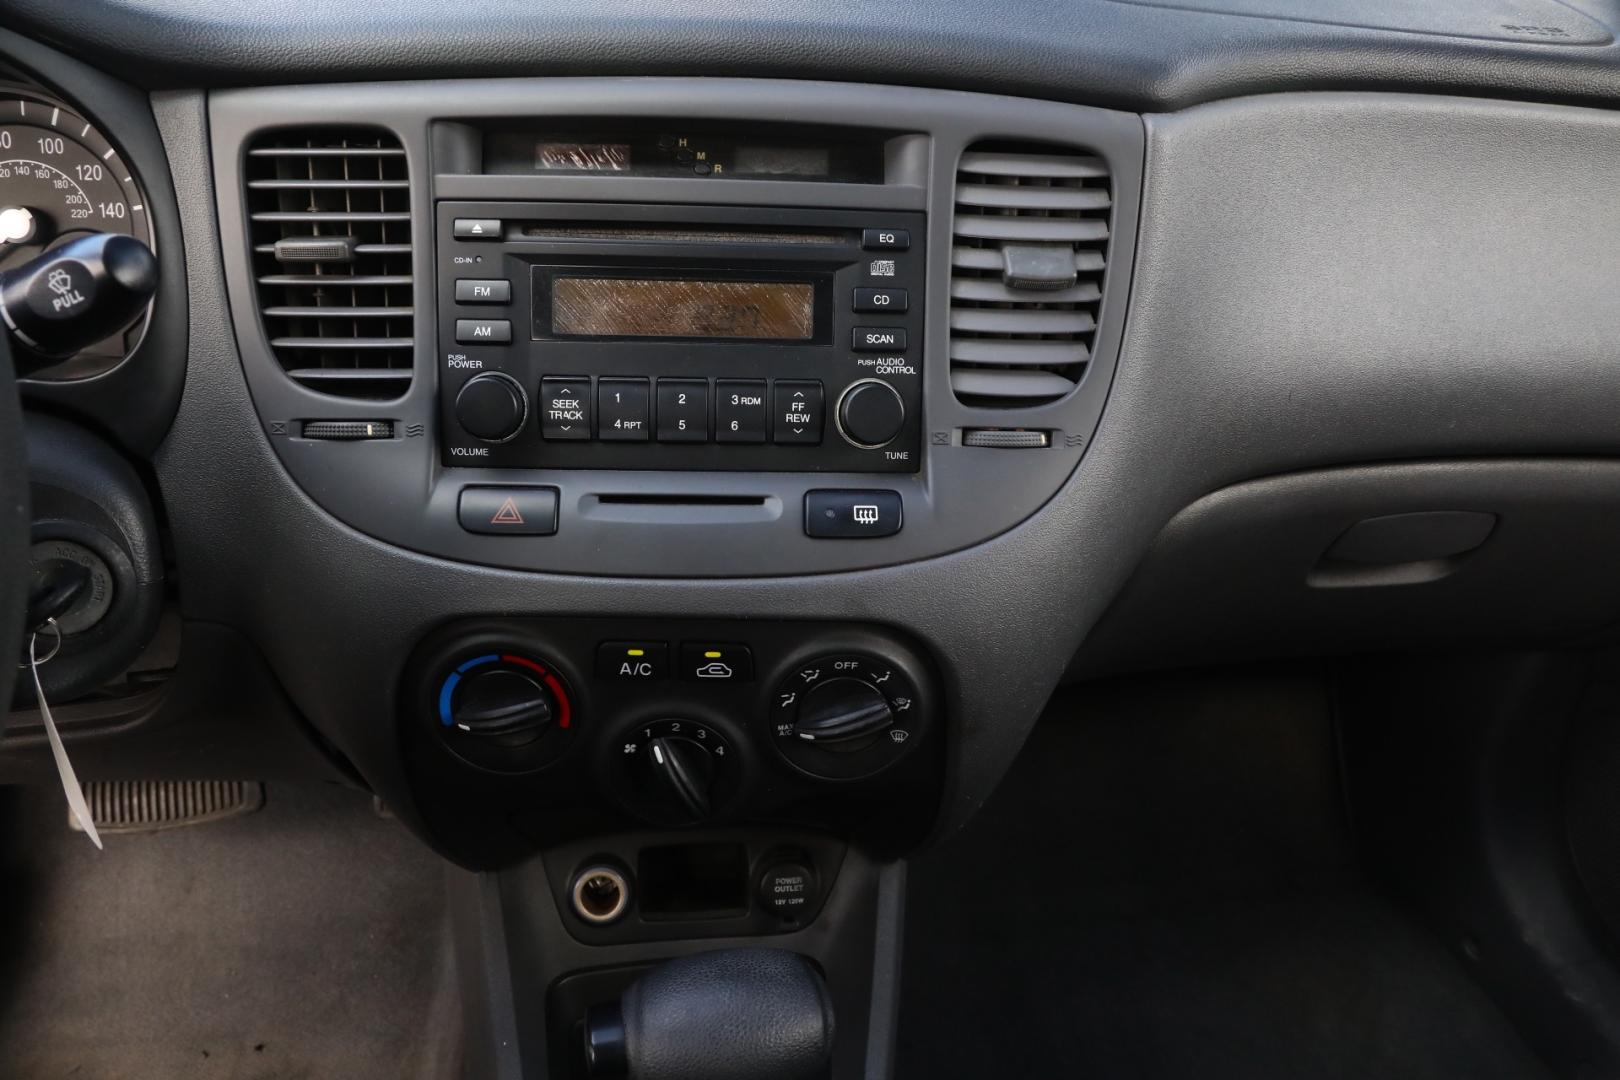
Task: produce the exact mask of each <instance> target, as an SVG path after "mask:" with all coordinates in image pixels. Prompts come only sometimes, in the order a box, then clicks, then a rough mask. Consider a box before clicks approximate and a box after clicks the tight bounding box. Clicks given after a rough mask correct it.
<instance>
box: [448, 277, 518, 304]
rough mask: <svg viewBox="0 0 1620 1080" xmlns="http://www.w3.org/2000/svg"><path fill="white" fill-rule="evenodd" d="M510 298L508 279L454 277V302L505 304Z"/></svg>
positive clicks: (510, 288) (510, 287)
mask: <svg viewBox="0 0 1620 1080" xmlns="http://www.w3.org/2000/svg"><path fill="white" fill-rule="evenodd" d="M511 300H512V283H511V282H510V281H501V280H494V281H484V280H480V279H478V278H456V303H458V304H507V303H510V302H511Z"/></svg>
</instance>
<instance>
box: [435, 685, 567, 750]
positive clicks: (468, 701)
mask: <svg viewBox="0 0 1620 1080" xmlns="http://www.w3.org/2000/svg"><path fill="white" fill-rule="evenodd" d="M556 711H557V702H556V699H555V698H553V697H552V696H551V691H549V690H547V689H546V688H545V687H544V686H542V685H541V684H540V683H539V682H538V681H537V680H536V679H535V678H534V677H533V676H531V675H529V674H528V673H527V672H523V671H517V670H515V669H513V668H508V667H496V668H489V669H487V670H483V671H476V672H474V673H472V674H470V675H468V676H467V678H466V679H464V680H462V684H461V688H460V691H459V692H458V693H457V694H456V696H455V705H454V707H453V708H452V709H451V712H450V718H451V721H452V723H453V724H454V726H455V727H456V728H457V729H459V730H461V731H464V732H466V733H467V734H469V735H478V736H482V737H484V738H487V739H489V740H490V741H491V742H494V743H498V744H500V745H501V746H508V747H519V746H527V745H529V744H530V743H532V742H534V741H535V740H537V739H539V738H540V737H541V736H542V735H544V734H545V733H546V731H547V730H549V729H550V727H551V724H552V720H553V717H554V716H555V714H556Z"/></svg>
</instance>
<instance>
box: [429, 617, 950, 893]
mask: <svg viewBox="0 0 1620 1080" xmlns="http://www.w3.org/2000/svg"><path fill="white" fill-rule="evenodd" d="M404 700H405V701H406V702H407V707H406V709H405V710H404V713H405V715H403V716H402V724H403V735H404V740H405V747H406V757H407V760H408V761H409V762H410V763H411V769H412V773H413V780H414V783H415V785H416V787H417V789H418V790H419V792H420V793H421V799H420V801H421V804H422V805H423V807H424V808H426V812H427V813H428V814H429V816H433V817H437V818H438V819H439V820H438V821H437V822H436V823H435V824H436V831H437V832H439V833H440V834H441V835H445V836H448V837H455V838H456V839H455V840H452V841H450V843H451V846H452V848H456V849H461V848H462V842H463V841H465V842H466V843H467V845H468V846H467V847H466V849H465V850H466V851H468V852H469V854H468V855H467V859H468V861H474V862H478V861H486V860H491V859H493V860H496V861H498V860H499V859H500V858H502V857H517V856H519V855H521V854H526V853H530V852H532V851H533V850H535V848H536V847H543V846H546V845H547V844H549V843H552V842H556V841H559V840H562V839H577V838H579V837H582V836H590V835H593V834H603V835H606V834H609V833H611V832H613V831H615V830H622V829H625V828H645V827H647V826H649V825H650V826H654V827H659V828H685V827H692V826H705V825H715V826H720V825H724V826H737V825H771V824H775V825H781V826H792V827H796V828H804V827H815V828H820V829H822V830H825V831H826V832H828V833H830V834H833V835H836V836H838V837H840V838H846V839H863V840H864V841H866V842H867V843H869V844H870V845H872V846H873V847H875V848H878V849H881V850H888V851H895V852H898V851H901V850H904V849H905V848H906V847H907V846H909V845H911V844H915V843H916V842H918V841H919V840H920V839H921V837H922V836H923V834H924V833H925V832H926V830H927V828H928V826H929V824H930V823H931V822H932V819H933V816H934V813H935V810H936V809H937V801H938V789H939V784H940V778H941V774H942V767H943V746H942V743H943V739H942V738H941V737H940V731H941V728H942V726H943V721H942V718H941V716H940V711H941V710H940V705H939V701H938V695H937V690H936V681H935V679H934V678H933V676H932V673H931V668H930V665H929V662H928V660H927V658H926V656H925V655H924V654H923V653H922V651H921V650H920V649H919V648H918V647H917V646H916V645H914V644H913V643H911V642H910V641H908V640H907V639H905V638H903V637H902V636H900V635H898V634H894V633H891V632H889V631H886V630H883V629H880V628H873V627H865V626H857V625H851V624H837V623H789V622H772V623H770V624H768V625H755V624H739V623H730V622H725V621H692V620H641V621H634V620H620V619H602V620H597V619H555V620H527V619H500V620H487V621H478V622H473V623H467V624H463V625H460V626H452V627H447V628H445V629H444V630H442V631H441V632H440V633H438V634H436V635H434V636H433V638H432V639H430V640H429V641H427V642H425V643H424V644H423V645H422V647H421V648H420V649H419V650H418V652H417V654H416V655H415V656H414V657H413V658H412V660H411V663H410V666H409V668H408V670H407V673H406V677H405V697H404ZM491 851H499V852H500V853H501V854H500V855H493V854H488V853H489V852H491ZM472 852H477V853H478V854H476V855H475V854H471V853H472Z"/></svg>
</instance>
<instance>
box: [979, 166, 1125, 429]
mask: <svg viewBox="0 0 1620 1080" xmlns="http://www.w3.org/2000/svg"><path fill="white" fill-rule="evenodd" d="M1109 191H1110V189H1109V177H1108V166H1107V164H1106V163H1105V162H1104V161H1103V160H1102V158H1100V157H1096V156H1094V155H1090V154H1086V153H1083V152H1076V151H1072V150H1065V149H1063V148H1057V147H1042V146H1028V145H1019V146H1005V145H1001V144H991V143H980V144H976V145H974V146H971V147H969V148H968V149H967V150H966V151H964V152H963V154H962V160H961V162H960V163H959V164H958V166H957V172H956V218H955V223H954V225H953V232H954V234H955V236H954V241H953V244H952V247H951V387H952V389H954V390H955V391H956V396H957V398H958V399H959V400H961V401H962V402H963V403H964V404H968V405H982V406H990V407H998V408H1023V407H1029V406H1032V405H1039V404H1043V403H1045V402H1048V401H1055V400H1057V399H1058V398H1061V397H1063V396H1064V395H1066V394H1068V393H1069V391H1071V390H1073V389H1074V387H1075V385H1076V384H1077V383H1078V382H1079V381H1080V378H1081V376H1082V375H1084V374H1085V370H1086V365H1087V363H1088V362H1089V361H1090V359H1091V346H1092V342H1093V341H1094V340H1095V336H1096V329H1097V310H1098V303H1099V301H1100V300H1101V299H1102V276H1103V269H1104V267H1105V266H1106V265H1107V255H1108V219H1109V210H1110V207H1111V206H1112V199H1111V197H1110V194H1109Z"/></svg>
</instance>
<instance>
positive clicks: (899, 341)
mask: <svg viewBox="0 0 1620 1080" xmlns="http://www.w3.org/2000/svg"><path fill="white" fill-rule="evenodd" d="M850 347H851V348H853V349H854V350H855V351H856V352H904V351H905V349H906V329H905V327H903V326H857V327H856V328H855V340H854V341H853V342H851V343H850Z"/></svg>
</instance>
